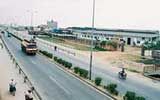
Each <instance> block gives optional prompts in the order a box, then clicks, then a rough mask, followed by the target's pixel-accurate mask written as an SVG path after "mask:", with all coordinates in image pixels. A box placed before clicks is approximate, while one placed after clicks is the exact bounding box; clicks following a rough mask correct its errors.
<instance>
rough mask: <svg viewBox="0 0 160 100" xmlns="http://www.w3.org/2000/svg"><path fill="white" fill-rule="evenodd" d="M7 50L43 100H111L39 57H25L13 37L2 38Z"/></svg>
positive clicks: (18, 43)
mask: <svg viewBox="0 0 160 100" xmlns="http://www.w3.org/2000/svg"><path fill="white" fill-rule="evenodd" d="M4 40H5V41H6V43H7V45H8V47H9V49H10V50H11V51H12V52H13V54H14V55H15V57H16V58H17V59H18V60H19V62H20V63H21V65H23V69H24V71H25V72H27V73H28V75H29V77H30V78H31V80H32V81H33V84H34V85H35V86H36V88H37V89H38V91H39V93H40V95H41V96H42V97H43V100H111V99H110V98H109V97H106V96H104V95H102V94H100V93H98V92H97V91H95V90H94V89H93V88H91V87H89V86H87V85H85V84H84V83H82V82H81V81H79V80H78V79H76V78H75V77H73V76H72V75H70V74H68V73H65V72H64V71H62V70H60V69H59V67H58V66H57V65H55V64H53V63H52V62H50V61H49V60H47V59H45V57H43V56H41V55H38V54H37V55H36V56H27V55H26V54H24V53H23V52H22V51H21V49H20V42H19V41H18V40H17V39H15V38H14V37H11V38H8V37H4Z"/></svg>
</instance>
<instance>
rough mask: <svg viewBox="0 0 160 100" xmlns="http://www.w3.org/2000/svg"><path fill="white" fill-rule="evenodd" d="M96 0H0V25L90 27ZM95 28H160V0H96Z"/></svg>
mask: <svg viewBox="0 0 160 100" xmlns="http://www.w3.org/2000/svg"><path fill="white" fill-rule="evenodd" d="M92 2H93V0H0V24H10V23H16V24H18V25H30V24H31V12H34V14H33V24H34V25H39V24H46V22H47V20H51V19H53V20H55V21H57V22H58V26H59V27H72V26H77V27H80V26H81V27H91V26H92ZM95 9H96V10H95V27H97V28H118V29H147V30H160V11H159V10H160V0H96V7H95Z"/></svg>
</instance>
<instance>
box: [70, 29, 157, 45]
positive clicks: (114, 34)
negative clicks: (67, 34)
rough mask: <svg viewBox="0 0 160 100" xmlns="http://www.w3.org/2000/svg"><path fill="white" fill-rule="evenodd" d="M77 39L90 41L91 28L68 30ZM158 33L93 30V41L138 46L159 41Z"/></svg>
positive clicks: (148, 31)
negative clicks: (120, 42)
mask: <svg viewBox="0 0 160 100" xmlns="http://www.w3.org/2000/svg"><path fill="white" fill-rule="evenodd" d="M69 29H70V30H72V32H73V34H75V35H76V36H77V38H78V39H87V40H91V38H92V35H91V33H92V30H91V28H90V29H89V28H69ZM159 36H160V34H159V31H156V30H155V31H154V30H126V29H94V33H93V39H94V40H100V41H107V40H112V39H115V38H116V39H119V40H124V41H125V43H126V44H128V45H133V44H134V43H135V45H137V46H139V45H141V44H142V43H143V42H144V41H152V40H155V39H159Z"/></svg>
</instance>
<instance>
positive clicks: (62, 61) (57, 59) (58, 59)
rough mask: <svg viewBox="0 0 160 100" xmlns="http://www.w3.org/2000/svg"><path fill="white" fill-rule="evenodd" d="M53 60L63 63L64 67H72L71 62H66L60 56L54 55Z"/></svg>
mask: <svg viewBox="0 0 160 100" xmlns="http://www.w3.org/2000/svg"><path fill="white" fill-rule="evenodd" d="M54 61H56V62H58V63H59V64H61V65H63V66H64V67H66V68H68V69H71V67H72V63H70V62H67V61H65V60H63V59H61V58H58V57H56V56H55V57H54Z"/></svg>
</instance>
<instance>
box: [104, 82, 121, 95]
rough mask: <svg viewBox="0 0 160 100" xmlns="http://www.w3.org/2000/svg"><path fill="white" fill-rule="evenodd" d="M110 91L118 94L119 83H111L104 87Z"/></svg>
mask: <svg viewBox="0 0 160 100" xmlns="http://www.w3.org/2000/svg"><path fill="white" fill-rule="evenodd" d="M104 88H105V89H106V90H107V91H108V92H109V93H111V94H114V95H118V91H117V90H116V88H117V84H109V85H107V86H105V87H104Z"/></svg>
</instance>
